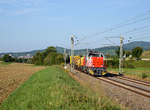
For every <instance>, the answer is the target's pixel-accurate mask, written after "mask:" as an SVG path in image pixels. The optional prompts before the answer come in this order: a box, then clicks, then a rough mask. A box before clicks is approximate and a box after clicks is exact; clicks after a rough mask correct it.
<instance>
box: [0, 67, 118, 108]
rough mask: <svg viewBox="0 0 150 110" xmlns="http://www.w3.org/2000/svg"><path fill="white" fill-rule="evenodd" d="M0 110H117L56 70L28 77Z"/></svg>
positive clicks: (108, 102) (53, 68)
mask: <svg viewBox="0 0 150 110" xmlns="http://www.w3.org/2000/svg"><path fill="white" fill-rule="evenodd" d="M0 110H121V107H120V105H116V104H114V103H112V102H111V101H110V100H108V99H106V98H104V97H101V98H98V97H97V96H96V95H95V93H93V92H92V91H90V90H89V89H87V88H83V87H81V86H80V84H79V83H78V82H76V81H75V80H73V79H72V78H71V77H70V76H69V75H68V74H67V73H66V72H64V70H62V69H61V68H60V67H59V66H51V67H48V68H46V69H44V70H41V71H39V72H37V73H35V74H33V75H32V77H31V78H30V79H29V80H27V81H26V82H25V83H24V84H23V85H21V86H20V87H19V88H17V89H16V90H15V91H14V92H13V93H12V94H11V95H10V96H9V97H8V99H7V100H5V101H4V102H3V103H2V105H1V106H0Z"/></svg>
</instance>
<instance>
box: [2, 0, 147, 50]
mask: <svg viewBox="0 0 150 110" xmlns="http://www.w3.org/2000/svg"><path fill="white" fill-rule="evenodd" d="M149 4H150V1H149V0H142V1H141V0H132V1H131V0H126V1H123V0H115V1H114V0H109V1H108V0H107V1H106V0H102V1H99V0H94V2H93V1H90V0H83V1H80V0H76V1H69V0H63V1H58V0H55V1H54V0H52V1H48V0H36V1H34V0H0V16H1V18H0V24H1V25H0V36H1V40H0V53H8V52H28V51H32V50H41V49H45V48H47V47H48V46H50V45H53V46H60V47H65V48H70V37H71V36H72V35H75V36H76V37H77V40H79V42H81V43H80V44H79V45H78V46H76V47H75V49H81V48H83V49H84V48H100V47H104V46H111V45H114V46H115V45H118V44H119V42H120V39H119V38H118V37H119V36H120V35H122V36H123V37H124V39H125V40H124V42H125V43H128V40H130V41H131V42H132V41H135V40H136V41H141V40H142V41H148V42H150V32H149V31H148V30H149V27H150V16H149V14H150V8H149ZM124 21H125V22H124ZM122 26H123V27H122ZM115 37H116V38H115ZM130 38H132V39H130Z"/></svg>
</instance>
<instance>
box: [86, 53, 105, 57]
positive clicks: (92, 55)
mask: <svg viewBox="0 0 150 110" xmlns="http://www.w3.org/2000/svg"><path fill="white" fill-rule="evenodd" d="M88 56H89V57H103V55H102V54H99V53H89V55H88Z"/></svg>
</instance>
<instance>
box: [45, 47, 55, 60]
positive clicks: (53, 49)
mask: <svg viewBox="0 0 150 110" xmlns="http://www.w3.org/2000/svg"><path fill="white" fill-rule="evenodd" d="M52 52H54V53H56V52H57V51H56V48H55V47H52V46H51V47H48V48H47V49H46V50H45V51H44V52H43V53H42V54H43V57H44V58H45V57H46V56H47V55H48V54H49V53H52Z"/></svg>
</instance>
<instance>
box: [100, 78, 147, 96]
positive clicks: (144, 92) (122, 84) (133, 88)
mask: <svg viewBox="0 0 150 110" xmlns="http://www.w3.org/2000/svg"><path fill="white" fill-rule="evenodd" d="M97 79H99V80H102V81H104V82H106V83H109V84H112V85H115V86H118V87H120V88H123V89H126V90H129V91H131V92H134V93H136V94H139V95H142V96H145V97H148V98H150V91H149V90H147V89H144V88H142V87H139V86H138V87H137V86H134V85H131V84H128V83H125V82H121V81H118V80H115V79H113V78H106V77H98V78H97Z"/></svg>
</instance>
